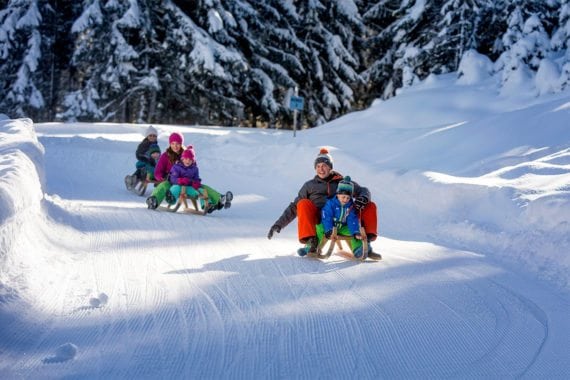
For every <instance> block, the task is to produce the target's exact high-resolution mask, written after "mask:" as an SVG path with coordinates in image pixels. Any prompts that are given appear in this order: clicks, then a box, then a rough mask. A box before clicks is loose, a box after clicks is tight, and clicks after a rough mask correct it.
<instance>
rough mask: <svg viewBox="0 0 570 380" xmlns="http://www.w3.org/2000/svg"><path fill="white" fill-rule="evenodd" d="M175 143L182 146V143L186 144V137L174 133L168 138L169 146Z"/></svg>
mask: <svg viewBox="0 0 570 380" xmlns="http://www.w3.org/2000/svg"><path fill="white" fill-rule="evenodd" d="M173 142H177V143H178V144H181V145H182V143H184V137H182V135H181V134H180V133H176V132H174V133H172V134H171V135H170V137H169V138H168V143H169V144H172V143H173Z"/></svg>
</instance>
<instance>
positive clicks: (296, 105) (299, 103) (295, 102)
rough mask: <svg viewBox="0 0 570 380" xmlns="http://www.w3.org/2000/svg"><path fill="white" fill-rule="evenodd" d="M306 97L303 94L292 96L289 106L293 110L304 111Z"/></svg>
mask: <svg viewBox="0 0 570 380" xmlns="http://www.w3.org/2000/svg"><path fill="white" fill-rule="evenodd" d="M304 102H305V99H304V98H303V97H301V96H291V100H290V101H289V108H290V109H292V110H299V111H302V110H303V107H304Z"/></svg>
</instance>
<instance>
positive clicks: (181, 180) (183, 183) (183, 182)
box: [178, 178, 190, 186]
mask: <svg viewBox="0 0 570 380" xmlns="http://www.w3.org/2000/svg"><path fill="white" fill-rule="evenodd" d="M178 184H179V185H180V186H188V185H190V180H189V179H188V178H178Z"/></svg>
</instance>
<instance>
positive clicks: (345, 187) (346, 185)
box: [336, 176, 354, 196]
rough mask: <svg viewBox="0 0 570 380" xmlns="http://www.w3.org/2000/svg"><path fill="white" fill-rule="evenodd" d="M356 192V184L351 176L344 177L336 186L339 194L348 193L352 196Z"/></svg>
mask: <svg viewBox="0 0 570 380" xmlns="http://www.w3.org/2000/svg"><path fill="white" fill-rule="evenodd" d="M353 192H354V184H353V183H352V181H351V180H350V177H349V176H346V177H344V178H343V179H342V180H341V181H340V182H339V183H338V186H337V188H336V193H337V194H346V195H350V196H352V193H353Z"/></svg>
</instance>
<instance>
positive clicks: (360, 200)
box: [354, 195, 368, 211]
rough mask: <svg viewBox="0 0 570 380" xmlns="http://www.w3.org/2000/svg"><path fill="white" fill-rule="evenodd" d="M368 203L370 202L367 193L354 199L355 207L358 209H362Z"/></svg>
mask: <svg viewBox="0 0 570 380" xmlns="http://www.w3.org/2000/svg"><path fill="white" fill-rule="evenodd" d="M367 204H368V197H366V196H365V195H361V196H359V197H356V198H355V199H354V207H355V208H356V209H357V210H358V211H360V210H362V209H363V208H364V206H366V205H367Z"/></svg>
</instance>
